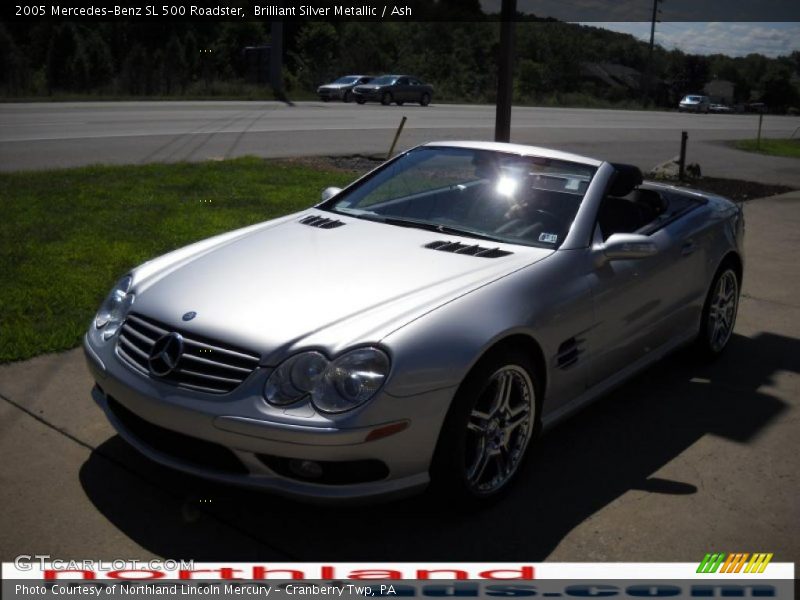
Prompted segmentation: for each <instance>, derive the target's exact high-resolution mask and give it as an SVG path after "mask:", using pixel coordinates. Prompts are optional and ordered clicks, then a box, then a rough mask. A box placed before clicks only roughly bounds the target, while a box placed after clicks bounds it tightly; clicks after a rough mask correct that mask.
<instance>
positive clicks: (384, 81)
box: [370, 75, 397, 85]
mask: <svg viewBox="0 0 800 600" xmlns="http://www.w3.org/2000/svg"><path fill="white" fill-rule="evenodd" d="M395 81H397V77H391V76H389V75H385V76H383V77H378V78H377V79H373V80H372V81H371V82H370V83H372V84H374V85H392V84H393V83H394V82H395Z"/></svg>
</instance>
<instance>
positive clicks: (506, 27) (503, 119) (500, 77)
mask: <svg viewBox="0 0 800 600" xmlns="http://www.w3.org/2000/svg"><path fill="white" fill-rule="evenodd" d="M516 16H517V0H503V4H502V8H501V9H500V19H501V21H500V54H499V56H498V57H497V109H496V112H495V122H494V141H496V142H508V141H510V140H511V99H512V97H513V94H514V19H515V18H516Z"/></svg>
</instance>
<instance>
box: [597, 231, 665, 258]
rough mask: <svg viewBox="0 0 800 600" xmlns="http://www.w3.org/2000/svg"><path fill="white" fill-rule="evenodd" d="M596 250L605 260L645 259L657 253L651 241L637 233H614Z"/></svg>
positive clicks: (656, 248)
mask: <svg viewBox="0 0 800 600" xmlns="http://www.w3.org/2000/svg"><path fill="white" fill-rule="evenodd" d="M597 249H598V250H599V251H600V253H601V254H602V256H603V257H604V258H605V260H631V259H635V258H647V257H648V256H653V255H654V254H656V253H657V252H658V247H657V246H656V245H655V243H654V242H653V240H651V239H650V238H649V237H647V236H646V235H640V234H638V233H615V234H613V235H612V236H611V237H609V238H608V239H607V240H606V241H605V242H604V243H603V244H601V245H600V246H598V247H597Z"/></svg>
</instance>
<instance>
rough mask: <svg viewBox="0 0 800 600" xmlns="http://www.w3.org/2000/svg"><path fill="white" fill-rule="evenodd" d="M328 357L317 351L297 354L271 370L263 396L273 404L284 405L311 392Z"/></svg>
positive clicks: (324, 367) (323, 369)
mask: <svg viewBox="0 0 800 600" xmlns="http://www.w3.org/2000/svg"><path fill="white" fill-rule="evenodd" d="M328 364H329V362H328V359H327V358H325V357H324V356H323V355H322V354H320V353H319V352H304V353H303V354H297V355H295V356H293V357H292V358H290V359H289V360H287V361H284V362H283V363H281V365H280V366H279V367H278V368H277V369H275V371H273V372H272V375H270V376H269V379H267V383H266V384H265V385H264V398H266V400H267V402H269V403H270V404H274V405H275V406H285V405H286V404H291V403H292V402H296V401H297V400H300V398H302V397H304V396H306V395H307V394H309V393H311V390H313V389H314V386H315V385H316V384H317V382H318V381H319V379H320V377H321V376H322V374H323V373H324V372H325V369H326V368H327V367H328Z"/></svg>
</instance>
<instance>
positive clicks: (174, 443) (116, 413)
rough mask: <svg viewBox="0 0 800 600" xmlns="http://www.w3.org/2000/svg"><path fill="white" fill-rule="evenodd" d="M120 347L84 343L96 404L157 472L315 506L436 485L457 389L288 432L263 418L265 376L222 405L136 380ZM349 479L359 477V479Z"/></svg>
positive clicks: (291, 420) (294, 420)
mask: <svg viewBox="0 0 800 600" xmlns="http://www.w3.org/2000/svg"><path fill="white" fill-rule="evenodd" d="M115 342H116V340H113V341H112V342H110V343H107V344H103V345H98V346H95V345H94V344H92V342H91V341H90V340H89V337H88V336H87V337H86V338H84V352H85V355H86V361H87V364H88V366H89V370H90V371H91V373H92V375H93V376H94V378H95V381H96V382H97V385H96V386H95V388H94V390H93V391H92V397H93V398H94V400H95V401H96V402H97V404H98V405H99V406H100V407H101V408H102V410H103V412H104V413H105V414H106V417H107V418H108V420H109V421H110V423H111V425H112V426H113V427H114V428H115V429H116V430H117V432H118V433H119V434H120V436H121V437H123V438H124V439H125V440H126V441H128V442H129V443H130V444H131V445H132V446H134V447H135V448H136V449H137V450H139V451H140V452H141V453H142V454H144V455H146V456H147V457H149V458H150V459H152V460H154V461H155V462H158V463H161V464H163V465H166V466H168V467H171V468H174V469H178V470H181V471H184V472H187V473H191V474H193V475H197V476H200V477H204V478H208V479H213V480H216V481H221V482H225V483H231V484H236V485H244V486H249V487H256V488H261V489H265V490H270V491H272V492H275V493H277V494H280V495H284V496H289V497H295V498H302V499H308V500H314V501H332V502H335V501H354V500H359V499H378V498H384V497H397V496H403V495H408V494H412V493H415V492H418V491H421V490H422V489H424V488H425V487H426V486H427V484H428V481H429V476H428V468H429V465H430V461H431V458H432V455H433V450H434V448H435V445H436V441H437V438H438V433H439V430H440V428H441V424H442V422H443V420H444V416H445V414H446V411H447V407H448V406H449V402H450V398H451V397H452V394H453V392H454V390H452V389H448V390H438V391H434V392H428V393H425V394H420V395H418V396H414V397H407V398H395V397H392V396H389V395H387V394H381V395H380V396H379V397H377V398H375V399H373V400H372V401H371V402H370V403H368V405H367V408H369V407H370V406H373V405H374V406H375V407H378V406H380V405H381V404H383V405H386V406H389V407H395V409H391V408H390V410H389V411H388V412H387V411H385V410H383V411H380V412H379V411H378V410H373V411H372V413H373V414H371V415H370V414H367V413H368V412H369V411H363V412H362V414H360V415H357V416H356V418H355V419H353V418H351V419H350V420H349V422H347V423H345V424H339V423H336V422H328V423H327V424H326V425H325V426H321V425H320V423H318V422H317V421H318V419H316V420H315V419H312V418H310V417H311V415H309V414H308V413H304V412H303V409H302V407H301V408H299V409H292V410H286V411H284V412H286V413H287V414H286V416H285V418H284V419H283V421H282V422H281V421H278V420H274V419H268V418H265V417H264V416H263V415H261V416H259V413H258V411H257V410H254V409H253V407H254V406H257V405H258V404H259V403H261V402H262V400H261V389H262V387H263V383H264V381H265V379H266V376H267V375H268V374H269V373H268V370H267V369H264V368H259V369H256V371H255V372H254V373H253V374H252V375H251V376H250V377H249V378H248V379H247V380H246V381H245V382H244V383H243V384H242V385H241V386H240V387H239V388H237V389H236V390H234V391H233V392H231V393H230V394H226V395H224V396H212V395H209V394H204V393H198V392H192V391H189V390H183V389H181V388H177V387H175V386H172V385H170V384H167V383H163V382H160V381H157V380H155V379H153V378H150V377H147V376H145V375H143V374H141V373H139V372H138V371H135V370H134V369H133V368H131V367H129V366H127V364H126V363H124V362H123V361H122V360H121V359H120V358H119V357H118V355H117V354H116V352H115V350H114V346H115ZM100 346H102V347H100ZM396 409H401V410H402V414H403V415H405V418H400V416H401V415H400V413H399V412H397V410H396ZM301 421H307V422H308V424H303V423H302V422H301ZM398 422H403V423H405V424H406V425H407V427H406V428H405V429H403V430H402V431H400V432H398V433H394V434H393V435H390V436H388V437H383V438H380V439H376V440H371V441H367V440H366V438H367V435H368V434H369V433H370V432H372V431H374V430H375V429H376V428H378V427H381V426H385V425H387V424H389V423H398ZM290 461H293V462H292V463H291V464H297V462H295V461H315V462H317V463H319V464H321V465H323V467H324V468H325V469H326V470H327V469H329V467H330V472H334V473H338V474H340V475H341V474H342V473H343V472H345V473H344V474H345V476H344V479H342V477H338V478H337V477H333V478H332V479H331V478H328V477H327V475H326V477H324V478H323V482H322V483H321V482H319V481H317V480H314V479H307V478H305V479H304V478H302V477H300V476H298V474H297V473H294V472H291V470H289V469H287V465H289V464H290ZM348 469H356V470H358V473H356V475H355V476H352V473H349V472H347V471H348ZM327 472H328V471H326V473H327Z"/></svg>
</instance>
